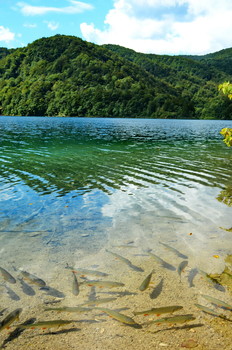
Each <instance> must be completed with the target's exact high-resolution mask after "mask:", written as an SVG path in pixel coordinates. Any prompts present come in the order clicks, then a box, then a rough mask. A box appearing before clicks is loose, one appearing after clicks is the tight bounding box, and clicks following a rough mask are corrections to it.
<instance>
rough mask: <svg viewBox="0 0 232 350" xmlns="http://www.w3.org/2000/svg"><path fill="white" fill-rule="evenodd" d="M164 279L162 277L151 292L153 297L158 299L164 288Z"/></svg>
mask: <svg viewBox="0 0 232 350" xmlns="http://www.w3.org/2000/svg"><path fill="white" fill-rule="evenodd" d="M163 284H164V279H163V278H162V279H161V281H160V282H159V284H157V286H156V287H155V288H154V289H153V291H152V292H151V293H150V298H151V299H156V298H158V296H159V295H160V293H161V292H162V289H163Z"/></svg>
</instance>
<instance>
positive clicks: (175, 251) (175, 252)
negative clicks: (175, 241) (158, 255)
mask: <svg viewBox="0 0 232 350" xmlns="http://www.w3.org/2000/svg"><path fill="white" fill-rule="evenodd" d="M159 243H160V244H162V245H164V246H165V247H166V248H167V249H169V250H170V251H171V252H173V253H174V254H176V255H177V256H178V257H179V258H182V259H188V257H187V255H184V254H182V253H181V252H179V250H177V249H176V248H173V247H171V246H170V245H168V244H166V243H162V242H159Z"/></svg>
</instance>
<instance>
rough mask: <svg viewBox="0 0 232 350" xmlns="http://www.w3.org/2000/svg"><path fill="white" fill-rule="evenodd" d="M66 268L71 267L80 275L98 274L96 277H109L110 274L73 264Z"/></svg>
mask: <svg viewBox="0 0 232 350" xmlns="http://www.w3.org/2000/svg"><path fill="white" fill-rule="evenodd" d="M66 269H70V270H72V271H73V272H75V273H77V274H78V275H90V276H96V277H107V276H109V274H108V273H105V272H101V271H96V270H88V269H82V268H78V267H77V268H74V267H72V266H68V265H67V266H66Z"/></svg>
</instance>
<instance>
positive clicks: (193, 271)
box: [188, 267, 198, 288]
mask: <svg viewBox="0 0 232 350" xmlns="http://www.w3.org/2000/svg"><path fill="white" fill-rule="evenodd" d="M197 274H198V270H197V268H196V267H195V268H194V269H191V270H190V272H189V275H188V283H189V287H190V288H191V287H195V284H194V283H193V280H194V277H195V276H196V275H197Z"/></svg>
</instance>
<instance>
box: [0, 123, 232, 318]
mask: <svg viewBox="0 0 232 350" xmlns="http://www.w3.org/2000/svg"><path fill="white" fill-rule="evenodd" d="M223 127H232V122H231V121H203V120H202V121H196V120H146V119H90V118H86V119H82V118H78V119H76V118H44V117H0V135H1V150H0V160H1V162H0V179H1V182H0V201H1V207H0V266H1V267H3V268H5V269H6V270H7V271H9V272H10V273H12V275H14V276H15V277H17V276H20V269H23V270H26V271H29V272H30V273H33V274H35V275H37V276H39V277H41V278H43V279H44V280H45V281H46V283H47V285H49V286H51V289H49V290H46V289H45V290H43V289H42V290H41V289H39V288H38V286H35V288H34V289H35V295H34V294H33V293H32V295H28V294H26V293H25V290H24V291H23V289H22V286H21V285H20V282H19V281H18V280H17V283H16V284H15V285H10V284H9V283H7V282H5V281H4V280H3V277H2V276H0V278H1V281H0V283H1V286H0V288H1V289H0V292H1V296H2V299H1V300H2V303H3V304H4V305H1V306H5V307H6V306H8V304H9V305H10V304H11V303H13V304H14V305H15V306H16V307H23V308H25V309H30V308H31V309H32V310H33V308H34V307H38V305H39V307H40V305H41V302H43V301H46V300H47V299H46V298H52V297H58V298H61V299H62V298H64V303H66V304H67V303H68V304H70V305H73V303H75V301H74V300H73V295H72V275H71V273H70V271H69V270H67V269H65V267H66V264H69V265H71V266H73V267H82V268H87V269H92V270H93V269H97V270H101V271H104V272H107V273H109V274H110V277H109V278H108V279H109V280H116V281H118V282H121V281H123V283H125V284H126V288H127V290H129V291H133V293H134V292H135V290H136V289H137V287H138V284H139V281H141V280H142V279H143V277H145V275H146V274H148V273H149V272H151V270H152V269H153V268H155V269H156V271H157V276H159V277H158V278H157V281H156V283H157V285H158V287H157V290H155V291H154V293H153V297H154V299H156V298H158V297H159V298H160V299H159V300H160V302H161V304H162V302H163V303H166V302H167V300H168V299H169V296H168V294H167V293H168V291H169V290H170V288H173V282H174V283H175V282H176V281H177V282H178V283H179V276H178V274H177V271H176V269H177V267H178V265H179V263H180V262H181V261H182V260H183V258H180V257H178V256H177V255H176V254H175V253H174V252H173V251H171V250H170V249H168V248H167V247H165V246H164V245H163V244H162V243H166V244H168V245H169V246H171V247H173V248H176V249H177V250H179V251H180V252H181V253H182V254H183V255H186V256H187V260H188V266H187V268H186V270H187V272H184V273H183V277H182V280H183V281H184V282H182V283H184V285H185V288H186V289H184V290H185V293H187V294H186V295H187V296H186V297H187V301H186V302H189V299H191V297H192V289H191V273H192V276H193V277H195V276H194V271H196V269H197V268H200V269H202V270H204V271H206V272H207V273H216V272H218V273H220V272H221V271H222V270H223V269H224V267H225V262H224V258H225V257H226V256H227V255H228V254H231V232H227V231H225V230H223V229H221V228H220V227H224V228H230V227H231V226H232V222H231V207H228V206H226V205H225V204H224V203H222V202H221V201H219V200H217V197H219V196H220V193H221V191H223V190H225V189H228V188H229V187H230V186H231V179H232V168H231V163H232V162H231V160H232V153H231V150H230V149H229V148H227V147H226V146H225V145H224V143H223V142H222V138H221V136H220V134H219V131H220V130H221V129H222V128H223ZM130 242H131V243H130ZM106 248H107V249H109V250H110V251H111V252H115V253H118V254H120V255H122V256H123V257H126V258H127V259H129V260H130V261H131V262H132V265H133V266H135V267H139V268H140V269H142V270H144V272H138V271H136V269H133V268H131V266H128V265H126V264H125V263H123V262H122V261H120V260H119V261H118V260H115V257H114V256H113V255H112V254H110V253H108V252H107V251H106V250H105V249H106ZM149 249H151V250H152V253H154V254H156V255H157V256H159V257H161V258H162V259H163V260H165V261H167V262H168V263H169V264H171V265H172V266H173V267H174V270H175V271H171V270H168V269H165V268H164V267H162V266H160V264H157V262H155V260H152V257H151V256H150V255H149V254H148V250H149ZM89 278H91V277H89ZM92 278H93V277H92ZM195 278H196V280H197V290H198V291H202V292H205V293H206V292H207V283H206V284H205V281H201V280H200V278H199V276H196V277H195ZM94 279H96V277H95V278H94ZM166 280H168V281H169V282H167V286H166V287H165V288H166V292H165V291H163V290H162V289H165V288H163V283H164V285H165V283H166ZM162 281H163V282H162ZM159 283H160V285H159ZM168 283H170V285H169V286H168ZM192 284H193V285H194V283H193V282H192ZM179 287H180V286H179V284H177V287H176V296H177V295H179V294H178V293H180V291H178V290H179ZM7 288H8V289H7ZM9 288H10V289H11V291H12V292H10V291H9ZM181 288H182V287H181ZM209 288H210V287H209ZM7 291H8V292H7ZM210 291H211V295H212V290H210ZM13 293H15V294H16V296H15V295H14V294H13ZM165 293H166V294H165ZM194 293H196V290H195V292H194ZM215 293H216V296H217V297H218V293H221V291H218V290H215V289H213V295H214V294H215ZM149 295H150V294H149ZM149 295H147V297H149ZM219 295H220V294H219ZM223 295H224V298H225V299H226V298H228V295H227V291H226V290H224V292H223ZM87 296H88V292H87V291H86V290H84V291H83V295H82V296H81V299H80V300H82V299H83V300H84V299H86V297H87ZM174 297H175V296H174ZM28 298H29V299H30V302H28ZM150 299H152V296H151V295H150V297H149V298H148V300H150ZM174 299H175V298H174ZM148 300H147V301H146V303H147V304H148ZM137 302H138V304H139V303H140V302H141V301H140V300H139V299H138V301H137ZM183 302H184V301H183ZM13 304H11V305H13ZM37 312H38V311H37Z"/></svg>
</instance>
